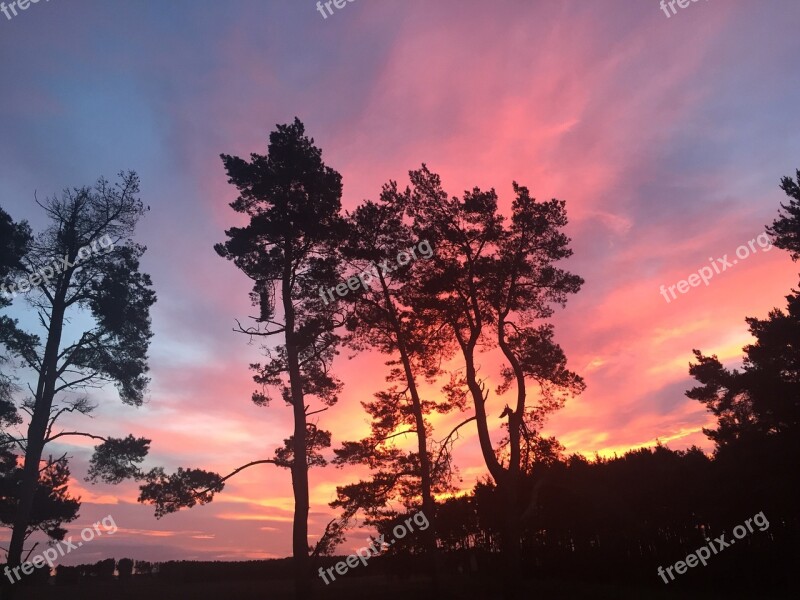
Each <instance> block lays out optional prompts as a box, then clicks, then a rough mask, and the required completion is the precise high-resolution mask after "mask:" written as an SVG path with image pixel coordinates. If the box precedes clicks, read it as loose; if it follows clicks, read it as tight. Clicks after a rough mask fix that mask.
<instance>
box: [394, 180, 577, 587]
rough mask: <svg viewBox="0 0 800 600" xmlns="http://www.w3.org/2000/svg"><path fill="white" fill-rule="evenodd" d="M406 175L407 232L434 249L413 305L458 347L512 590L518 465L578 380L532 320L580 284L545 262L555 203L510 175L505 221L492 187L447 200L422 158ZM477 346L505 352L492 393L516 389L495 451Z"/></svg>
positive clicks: (554, 240)
mask: <svg viewBox="0 0 800 600" xmlns="http://www.w3.org/2000/svg"><path fill="white" fill-rule="evenodd" d="M411 181H412V184H413V194H412V197H411V201H410V212H411V214H412V216H413V217H414V225H413V227H414V231H415V233H416V234H417V236H418V237H419V238H420V239H428V240H430V241H431V243H432V244H433V245H434V247H435V248H436V253H435V255H434V257H433V259H432V260H430V261H427V262H426V263H425V266H424V267H423V269H422V271H423V272H422V274H421V287H420V290H421V292H422V293H419V294H417V295H416V298H417V304H416V305H415V307H414V308H415V310H416V311H417V312H419V313H420V314H426V315H429V318H431V319H434V320H436V321H437V322H439V323H440V324H441V326H442V327H443V328H447V330H448V331H449V333H450V335H451V336H452V338H453V341H454V343H455V344H456V346H457V347H458V348H459V350H460V353H461V360H462V361H463V369H462V371H461V372H460V374H459V376H458V379H457V380H456V381H455V382H454V383H453V385H451V386H450V393H456V394H457V393H468V394H469V396H470V397H471V398H472V405H473V407H474V410H475V421H476V424H477V430H478V439H479V443H480V447H481V452H482V455H483V458H484V461H485V463H486V466H487V468H488V469H489V473H490V474H491V476H492V478H493V479H494V481H495V482H496V484H497V487H498V490H499V492H500V494H501V496H502V497H503V499H504V528H503V535H502V545H503V553H504V556H505V561H504V562H505V565H506V569H507V572H506V578H505V581H506V584H507V588H506V596H507V597H515V596H516V595H517V594H518V590H517V584H516V580H517V578H518V577H519V566H520V563H519V557H520V551H519V530H520V518H521V514H522V510H521V506H520V498H519V490H520V485H521V479H522V475H523V465H525V464H529V463H531V462H534V461H532V460H530V458H529V456H530V454H531V453H533V452H535V450H536V448H537V444H538V442H537V437H538V435H539V431H540V429H541V427H542V425H543V423H544V420H545V418H546V416H547V415H548V414H549V413H551V412H552V411H554V410H557V409H558V408H560V407H561V406H562V405H563V403H564V402H565V401H566V399H567V398H569V397H571V396H572V395H575V394H579V393H580V392H581V391H582V390H583V388H584V383H583V380H582V379H581V378H580V377H579V376H578V375H576V374H575V373H573V372H571V371H569V370H568V369H567V368H566V357H565V355H564V353H563V351H562V350H561V348H560V347H559V346H558V345H557V344H556V343H555V342H554V340H553V328H552V326H551V325H549V324H546V323H545V324H541V323H542V322H543V321H545V320H546V319H548V318H549V317H550V316H551V315H552V314H553V308H552V305H554V304H558V305H561V306H563V305H564V304H565V303H566V300H567V298H568V296H569V295H570V294H574V293H576V292H577V291H578V290H579V289H580V287H581V285H582V283H583V280H582V279H581V278H580V277H578V276H576V275H573V274H571V273H569V272H567V271H565V270H563V269H560V268H558V267H557V266H555V263H556V262H557V261H559V260H562V259H565V258H568V257H569V256H570V255H571V254H572V251H571V250H570V249H569V241H570V240H569V238H568V237H567V236H566V235H564V233H563V232H562V229H563V228H564V227H565V226H566V223H567V217H566V212H565V203H564V202H563V201H559V200H551V201H549V202H537V201H536V200H535V199H533V198H532V197H531V196H530V194H529V191H528V189H527V188H525V187H523V186H519V185H517V184H516V183H514V193H515V196H516V197H515V199H514V202H513V204H512V209H511V222H510V224H509V225H505V222H504V221H505V219H504V217H503V216H502V215H501V214H500V213H499V211H498V208H497V195H496V193H495V191H494V190H490V191H488V192H484V191H482V190H480V189H478V188H474V189H473V190H471V191H468V192H466V193H465V194H464V196H463V198H462V199H458V198H455V197H453V198H449V197H448V196H447V194H446V193H445V192H444V190H443V189H442V187H441V181H440V179H439V177H438V176H437V175H435V174H434V173H431V172H430V171H429V170H428V169H427V167H426V166H425V165H423V166H422V168H421V169H419V170H417V171H413V172H412V173H411ZM537 322H539V323H540V324H539V325H536V323H537ZM481 347H482V348H484V349H492V348H494V349H497V348H499V349H500V351H501V353H502V356H503V357H504V358H505V360H506V363H507V364H506V366H505V367H504V368H503V370H502V373H501V375H502V383H501V385H500V386H499V387H498V389H497V393H498V395H499V394H502V393H504V392H506V391H508V390H509V389H511V388H512V387H514V388H515V389H516V400H515V401H514V402H513V403H512V405H511V406H509V405H506V407H505V409H504V410H503V411H502V414H501V415H500V417H501V418H505V419H507V420H506V421H505V423H504V424H503V425H504V427H505V428H506V436H507V438H506V440H504V441H503V442H502V443H501V446H500V448H499V449H496V448H495V446H494V445H493V442H492V439H491V433H490V425H489V420H488V412H487V401H488V399H489V391H488V390H487V389H486V383H485V378H484V377H483V376H481V375H480V374H479V366H478V362H477V357H478V354H477V353H478V351H479V349H480V348H481ZM529 381H530V382H534V383H536V384H537V386H538V392H539V393H538V395H537V398H536V401H535V402H534V401H532V399H530V398H529V396H528V389H527V386H526V383H527V382H529ZM459 388H460V389H459ZM461 390H463V391H461ZM534 458H535V457H534Z"/></svg>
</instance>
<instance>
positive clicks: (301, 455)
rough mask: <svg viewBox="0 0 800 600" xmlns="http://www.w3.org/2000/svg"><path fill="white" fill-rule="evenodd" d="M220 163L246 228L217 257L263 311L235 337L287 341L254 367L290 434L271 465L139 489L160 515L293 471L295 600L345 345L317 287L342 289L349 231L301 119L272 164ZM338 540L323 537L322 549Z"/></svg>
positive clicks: (235, 231)
mask: <svg viewBox="0 0 800 600" xmlns="http://www.w3.org/2000/svg"><path fill="white" fill-rule="evenodd" d="M222 162H223V164H224V166H225V169H226V171H227V173H228V177H229V183H231V184H232V185H234V186H235V187H236V188H237V190H238V191H239V197H238V198H237V199H236V200H235V201H234V202H232V203H231V205H230V206H231V208H233V209H234V210H235V211H236V212H237V213H242V214H245V215H247V216H248V217H249V219H250V221H249V223H248V224H247V225H246V226H245V227H233V228H231V229H229V230H227V231H226V235H227V236H228V241H226V242H225V243H224V244H217V245H216V246H215V249H216V251H217V253H218V254H219V255H220V256H222V257H223V258H226V259H228V260H231V261H233V263H234V264H235V265H236V266H237V267H238V268H239V269H240V270H241V271H242V272H243V273H244V274H245V275H247V277H249V278H250V279H251V280H252V281H253V289H252V292H251V294H250V297H251V301H252V303H253V305H254V306H256V307H258V308H259V315H258V316H257V317H254V318H253V321H254V322H255V325H253V326H249V327H242V326H241V324H240V325H239V326H238V328H237V331H239V332H241V333H244V334H246V335H248V336H250V337H251V338H265V339H267V338H271V337H273V336H282V338H283V343H282V344H277V345H274V346H271V347H269V346H265V347H264V351H265V354H266V356H267V359H268V360H267V362H266V363H264V364H256V365H251V367H252V368H253V370H255V371H256V375H255V376H254V380H255V381H256V383H257V384H259V386H260V389H259V391H257V392H255V393H254V394H253V402H255V403H256V404H257V405H259V406H268V405H269V403H270V401H271V397H270V394H269V390H270V389H272V388H277V389H278V390H279V391H280V397H281V398H282V400H283V401H284V402H285V403H286V405H287V406H289V407H291V408H292V415H293V417H294V431H293V434H292V435H291V436H290V437H289V438H288V439H286V440H285V445H284V446H283V447H282V448H279V449H278V450H276V452H275V458H273V459H264V460H257V461H253V462H251V463H248V464H246V465H243V466H242V467H239V468H238V469H236V470H234V471H233V472H232V473H230V474H229V475H227V476H225V477H221V476H220V475H218V474H216V473H210V472H207V471H202V470H199V469H188V470H184V469H180V470H179V471H178V472H177V473H175V474H173V475H169V476H168V475H166V474H165V473H164V472H163V470H160V469H157V470H153V471H152V472H151V474H150V476H149V481H148V483H147V484H146V485H144V486H142V488H141V489H142V493H141V496H140V501H143V502H150V503H153V504H155V505H156V514H157V515H163V514H166V513H167V512H173V511H175V510H178V509H179V508H181V507H182V506H193V505H194V504H195V503H197V502H199V503H205V502H209V501H211V499H212V498H213V496H214V494H216V493H218V492H220V491H221V490H222V489H223V486H224V482H225V481H226V480H227V479H229V478H230V477H232V476H234V475H236V474H237V473H239V472H240V471H242V470H243V469H245V468H249V467H250V466H254V465H258V464H267V463H269V464H274V465H277V466H279V467H284V468H289V469H290V471H291V474H292V488H293V490H294V500H295V510H294V522H293V529H292V554H293V558H294V579H295V589H296V595H297V597H298V598H306V597H307V596H308V595H309V593H310V560H309V547H308V512H309V490H308V469H309V467H311V466H324V465H325V462H326V461H325V459H324V458H323V457H322V455H321V454H319V450H321V449H322V448H325V447H328V446H330V443H331V441H330V433H329V432H327V431H324V430H322V429H319V428H318V427H317V425H316V423H313V422H310V421H309V417H311V416H312V415H315V414H318V413H320V412H323V411H325V410H327V408H328V407H330V406H332V405H334V404H335V403H336V401H337V394H338V392H339V390H340V387H341V384H340V383H339V381H338V380H336V379H335V377H334V376H333V375H332V374H331V372H330V364H331V361H332V360H333V357H334V356H335V354H336V347H337V345H338V344H339V336H338V335H337V334H336V333H335V332H334V330H335V328H336V327H337V326H339V325H341V323H339V322H337V320H336V318H335V309H334V307H333V306H332V305H328V304H326V303H325V302H324V301H323V299H322V297H321V296H320V293H319V289H320V287H321V286H323V287H330V286H331V285H335V284H336V283H338V282H339V281H340V277H339V275H338V260H337V254H336V251H335V248H336V246H337V243H338V240H339V239H340V236H341V235H342V232H343V221H342V218H341V216H340V210H341V193H342V183H341V176H340V175H339V173H337V172H336V171H334V170H333V169H331V168H330V167H328V166H326V165H325V164H324V163H323V161H322V153H321V151H320V149H319V148H317V147H316V146H314V140H313V139H310V138H308V137H307V136H306V135H305V127H304V126H303V124H302V123H301V122H300V121H299V119H295V120H294V123H292V124H289V125H278V126H277V130H276V131H274V132H272V133H271V134H270V141H269V149H268V154H267V155H259V154H251V156H250V160H249V161H246V160H244V159H241V158H238V157H234V156H229V155H226V154H223V155H222ZM279 313H280V314H279ZM281 317H282V321H280V320H278V319H280V318H281ZM310 398H317V399H318V400H319V401H320V402H321V403H322V405H323V407H322V408H321V409H317V410H313V411H310V407H309V405H308V404H307V402H306V401H307V400H308V399H310ZM332 533H333V530H326V532H325V535H324V536H323V540H321V541H320V547H323V546H325V545H326V543H325V538H326V537H327V536H328V535H331V534H332Z"/></svg>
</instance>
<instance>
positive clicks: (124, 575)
mask: <svg viewBox="0 0 800 600" xmlns="http://www.w3.org/2000/svg"><path fill="white" fill-rule="evenodd" d="M117 573H118V574H119V578H120V579H130V578H131V575H133V560H131V559H130V558H120V559H119V560H118V561H117Z"/></svg>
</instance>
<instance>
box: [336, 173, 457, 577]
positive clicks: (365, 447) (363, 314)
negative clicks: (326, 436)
mask: <svg viewBox="0 0 800 600" xmlns="http://www.w3.org/2000/svg"><path fill="white" fill-rule="evenodd" d="M409 194H410V191H409V190H405V191H402V192H401V191H399V190H398V188H397V184H396V182H390V183H389V184H386V185H385V186H384V188H383V190H382V193H381V196H380V199H379V200H378V201H377V202H371V201H368V202H365V203H364V204H363V205H361V206H359V207H358V208H357V209H356V210H355V211H354V212H353V214H352V215H350V216H349V220H348V224H349V231H348V241H347V243H346V244H345V245H344V246H343V248H342V253H343V255H344V257H345V259H346V260H347V264H348V267H349V268H350V270H352V272H353V273H355V274H367V275H366V276H364V275H362V277H363V279H364V280H365V284H364V285H363V286H362V287H361V288H359V289H357V290H355V291H356V293H354V294H350V295H348V296H346V297H345V300H344V301H346V302H348V303H349V304H350V308H351V311H350V313H349V314H348V318H347V328H348V330H349V331H350V332H351V335H350V337H349V338H348V342H349V345H350V346H351V347H353V348H354V349H356V350H369V349H376V350H378V351H380V352H381V353H382V354H384V355H388V356H391V358H390V359H389V360H388V361H387V365H388V366H389V367H391V370H390V373H389V375H388V376H387V381H389V382H390V383H392V386H391V387H390V388H389V389H388V390H384V391H381V392H378V393H376V394H375V399H374V400H373V401H371V402H362V405H363V406H364V408H365V410H366V411H367V413H368V414H369V415H370V417H371V418H372V425H371V429H372V431H371V434H370V436H368V437H367V438H365V439H363V440H360V441H358V442H345V443H344V444H343V446H342V448H340V449H337V450H335V452H336V455H337V457H336V459H335V460H334V462H335V463H337V464H339V465H343V464H366V465H368V466H369V467H370V468H371V469H372V470H373V471H374V473H373V475H372V477H371V479H370V480H368V481H360V482H358V483H354V484H349V485H345V486H340V487H338V488H337V496H338V498H337V500H336V501H334V502H333V503H331V506H333V507H342V508H344V514H345V518H348V517H350V516H352V515H353V514H355V512H356V511H357V510H359V509H362V510H364V511H365V513H366V515H367V520H366V523H367V524H372V525H375V524H378V523H380V522H381V521H383V520H388V521H392V520H393V519H394V518H395V517H396V516H397V514H396V513H395V512H394V511H393V510H392V509H389V508H387V507H388V506H389V505H390V503H391V502H392V501H400V502H401V503H402V504H404V505H405V508H406V510H407V511H411V510H412V508H414V507H415V505H416V508H419V503H418V501H417V498H421V508H422V510H423V513H424V514H425V515H426V516H427V518H428V519H429V521H430V526H429V527H428V528H427V529H426V530H425V531H424V532H421V533H420V535H421V536H422V537H423V539H424V540H425V544H424V548H425V550H426V551H427V552H428V553H429V556H430V565H431V567H432V571H433V572H432V574H433V576H434V580H435V577H436V572H435V568H434V567H435V553H436V536H435V529H436V527H435V514H436V509H435V503H434V498H433V494H434V492H438V493H442V492H445V491H451V490H452V487H451V485H450V481H449V480H450V464H449V461H446V460H440V461H438V462H437V461H436V457H434V455H433V454H432V452H431V450H432V446H433V444H432V442H431V440H430V435H431V431H432V430H431V425H430V423H429V422H428V420H427V415H429V414H430V413H432V412H438V413H447V412H450V411H451V410H454V409H456V408H461V409H463V408H464V406H463V402H462V403H460V404H459V403H454V402H449V401H439V402H436V401H433V400H426V399H423V398H422V395H421V393H420V390H419V385H418V383H419V380H421V379H426V380H428V381H430V382H432V381H434V380H435V378H436V377H437V376H438V375H440V374H441V367H440V365H441V363H442V361H444V360H446V359H447V358H448V356H450V355H452V353H453V349H452V346H450V347H448V341H449V340H448V339H447V337H446V336H444V335H442V334H441V333H440V332H439V331H437V330H436V329H435V327H434V326H433V325H432V324H430V323H425V322H423V321H422V320H420V319H419V318H417V315H416V314H415V313H414V311H413V310H412V308H411V306H412V305H413V303H414V300H413V297H412V296H413V294H414V293H415V289H416V288H415V286H414V285H413V282H414V281H415V280H416V278H417V269H418V268H419V261H421V260H425V259H426V256H427V254H428V253H430V252H433V249H432V248H431V247H430V245H429V244H427V242H426V241H425V240H422V241H420V240H416V239H415V238H414V236H413V232H412V231H411V228H410V226H409V225H408V224H407V223H405V222H404V216H405V211H406V209H407V204H408V200H409ZM426 244H427V245H426ZM418 245H422V248H417V246H418ZM410 248H411V249H413V252H414V256H413V257H412V256H411V255H410V253H409V252H408V250H409V249H410ZM423 251H425V253H424V254H423ZM417 252H419V256H416V253H417ZM398 257H399V259H398ZM401 263H402V264H401ZM408 435H411V436H414V437H415V438H416V452H405V451H402V450H401V449H399V448H397V447H396V445H395V441H396V440H397V438H398V437H400V436H402V437H403V438H405V437H406V436H408ZM444 456H445V457H446V458H449V455H444Z"/></svg>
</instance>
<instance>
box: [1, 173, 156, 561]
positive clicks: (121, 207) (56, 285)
mask: <svg viewBox="0 0 800 600" xmlns="http://www.w3.org/2000/svg"><path fill="white" fill-rule="evenodd" d="M138 192H139V179H138V176H137V175H136V174H135V173H132V172H129V173H121V174H120V181H119V183H117V184H115V185H112V184H110V183H109V182H108V181H106V180H105V179H102V178H101V179H100V180H98V182H97V183H96V185H95V186H94V187H92V188H89V187H83V188H75V189H71V190H65V191H64V192H63V193H62V195H61V197H52V198H50V199H48V200H46V201H45V202H44V203H39V202H38V201H37V203H38V204H39V206H40V207H41V208H42V209H43V210H44V212H45V214H46V215H47V217H48V219H49V221H50V225H49V226H48V227H47V228H46V229H45V230H44V231H43V232H42V233H40V234H39V235H38V236H37V237H36V238H35V239H34V240H32V241H30V242H29V243H28V244H27V247H26V251H25V253H24V256H23V257H22V258H21V260H20V261H18V264H17V265H16V267H15V268H14V269H13V274H14V275H16V278H17V279H16V281H17V284H16V286H15V290H14V293H16V292H17V291H19V292H22V293H26V296H25V300H26V301H27V304H28V305H29V306H30V307H31V308H32V310H33V311H34V312H35V314H36V316H37V317H38V320H39V322H40V323H41V324H42V326H43V328H44V330H45V340H44V342H42V340H41V339H40V338H39V337H38V336H37V335H35V334H33V333H29V332H27V331H24V330H22V329H21V328H20V327H19V324H18V322H17V321H16V320H13V319H11V318H9V317H7V316H3V317H0V343H2V344H3V345H4V346H5V348H6V349H7V350H8V351H9V352H10V354H11V355H12V356H14V357H16V358H18V359H21V361H22V364H23V365H25V366H27V367H28V368H29V369H31V370H32V371H33V372H34V373H35V375H36V387H35V389H34V388H32V387H31V388H29V389H30V397H29V398H26V399H25V400H24V401H23V402H22V404H21V405H20V408H21V410H22V411H24V412H25V413H27V414H28V416H29V422H28V427H27V435H25V436H24V437H20V438H13V442H14V443H15V444H16V445H17V446H18V447H19V448H20V450H22V451H23V452H24V466H23V472H22V477H21V482H20V485H19V496H18V502H17V507H16V514H15V518H14V525H13V532H12V536H11V543H10V546H9V552H8V563H9V565H10V566H12V567H13V566H16V565H19V564H20V561H21V556H22V552H23V543H24V540H25V538H26V535H27V532H28V530H29V526H30V523H31V518H32V514H33V510H34V503H35V499H36V497H37V486H38V484H39V481H40V476H39V473H40V471H41V463H42V456H43V451H44V449H45V447H46V446H47V445H48V444H50V443H51V442H54V441H55V440H57V439H61V438H65V437H68V436H84V437H89V438H93V439H99V440H101V441H102V442H103V443H102V444H100V445H99V446H97V448H96V450H97V451H98V452H96V454H95V457H94V466H95V475H96V476H97V477H101V478H104V477H105V475H106V474H107V473H111V474H115V475H119V474H121V473H127V474H129V475H134V476H137V475H139V474H140V473H139V471H138V467H137V465H138V463H139V462H141V461H142V460H143V459H144V456H145V455H146V453H147V450H148V445H149V440H146V439H144V438H139V439H134V438H132V437H130V438H128V439H126V440H116V439H113V438H105V437H103V436H100V435H95V434H90V433H85V432H80V431H56V429H55V425H56V422H57V421H58V419H59V417H61V416H62V415H64V414H66V413H71V412H75V413H80V414H89V413H90V412H91V411H92V410H93V409H94V408H95V405H93V404H92V403H91V402H90V401H89V399H88V396H86V395H85V391H86V390H88V389H93V388H99V387H101V386H103V385H104V384H106V383H113V384H114V385H115V386H116V388H117V390H118V392H119V396H120V399H121V400H122V401H123V402H124V403H125V404H130V405H133V406H139V405H141V404H142V402H143V399H144V393H145V391H146V388H147V383H148V381H149V380H148V378H147V377H146V373H147V370H148V367H147V349H148V345H149V341H150V338H151V336H152V332H151V329H150V316H149V310H150V307H151V306H152V304H153V303H154V302H155V299H156V298H155V293H154V292H153V291H152V289H151V285H152V284H151V281H150V277H149V276H148V275H146V274H143V273H140V271H139V259H140V258H141V256H142V254H143V253H144V251H145V248H144V247H143V246H141V245H138V244H136V243H134V242H133V241H132V239H131V236H132V235H133V232H134V229H135V227H136V224H137V222H138V220H139V218H140V217H141V215H142V214H143V213H144V207H143V205H142V202H141V200H140V199H139V198H138V197H137V194H138ZM24 237H25V236H24V235H20V236H18V238H17V239H22V238H24ZM16 245H17V246H19V245H20V244H16ZM13 297H14V296H13V295H12V298H13ZM77 310H81V311H82V313H81V314H82V315H86V316H90V317H91V318H92V319H93V321H94V323H93V327H92V328H91V329H88V330H86V331H84V332H82V333H81V334H80V335H79V336H77V337H76V339H74V340H73V341H66V340H65V339H64V338H65V324H66V323H67V320H68V319H69V318H70V315H71V314H72V313H73V312H74V311H77ZM115 449H123V450H125V452H124V453H123V454H122V455H120V454H116V453H115V452H114V450H115ZM54 464H55V463H54Z"/></svg>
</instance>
